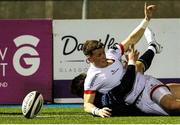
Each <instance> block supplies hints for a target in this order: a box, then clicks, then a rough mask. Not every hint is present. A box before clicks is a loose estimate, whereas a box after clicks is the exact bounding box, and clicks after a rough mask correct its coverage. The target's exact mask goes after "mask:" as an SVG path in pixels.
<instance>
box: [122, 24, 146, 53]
mask: <svg viewBox="0 0 180 125" xmlns="http://www.w3.org/2000/svg"><path fill="white" fill-rule="evenodd" d="M144 31H145V29H143V28H138V27H137V28H136V29H135V30H134V31H133V32H132V33H131V34H130V35H129V36H128V37H127V38H126V39H125V40H124V41H122V42H121V44H122V45H123V46H124V51H127V50H128V48H129V46H130V45H132V44H133V45H135V44H136V43H137V42H138V41H139V40H140V39H141V37H142V36H143V34H144Z"/></svg>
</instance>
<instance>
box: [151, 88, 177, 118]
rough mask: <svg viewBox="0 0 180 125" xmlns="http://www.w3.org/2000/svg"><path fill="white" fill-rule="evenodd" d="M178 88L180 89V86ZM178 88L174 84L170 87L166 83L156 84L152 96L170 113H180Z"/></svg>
mask: <svg viewBox="0 0 180 125" xmlns="http://www.w3.org/2000/svg"><path fill="white" fill-rule="evenodd" d="M178 88H179V91H180V87H179V86H178ZM178 88H177V89H178ZM177 89H175V88H174V86H171V87H170V88H168V86H165V85H164V86H163V85H160V86H156V87H155V88H154V89H153V90H152V91H151V98H152V100H153V101H154V102H156V103H157V104H159V105H160V106H161V107H162V108H163V109H164V110H165V111H167V112H168V113H169V114H171V115H176V114H180V101H179V100H178V99H177V97H176V96H177V93H176V92H175V91H177ZM174 93H176V94H174Z"/></svg>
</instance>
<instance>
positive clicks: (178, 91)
mask: <svg viewBox="0 0 180 125" xmlns="http://www.w3.org/2000/svg"><path fill="white" fill-rule="evenodd" d="M167 86H168V87H169V89H170V91H171V93H172V94H173V96H174V97H175V98H177V99H180V83H169V84H167Z"/></svg>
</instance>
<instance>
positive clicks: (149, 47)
mask: <svg viewBox="0 0 180 125" xmlns="http://www.w3.org/2000/svg"><path fill="white" fill-rule="evenodd" d="M148 49H150V50H152V51H153V52H154V54H156V49H155V48H154V46H151V45H150V46H148Z"/></svg>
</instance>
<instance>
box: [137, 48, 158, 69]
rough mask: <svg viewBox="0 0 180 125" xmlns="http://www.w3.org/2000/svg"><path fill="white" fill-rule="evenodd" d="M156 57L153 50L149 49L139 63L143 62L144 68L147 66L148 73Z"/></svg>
mask: <svg viewBox="0 0 180 125" xmlns="http://www.w3.org/2000/svg"><path fill="white" fill-rule="evenodd" d="M154 55H155V53H154V52H153V51H152V50H151V49H148V50H147V51H146V52H145V53H144V54H143V55H142V56H141V57H140V58H139V59H138V61H141V62H142V63H143V64H144V66H145V69H144V71H146V70H147V69H148V68H149V67H150V66H151V63H152V60H153V58H154Z"/></svg>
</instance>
